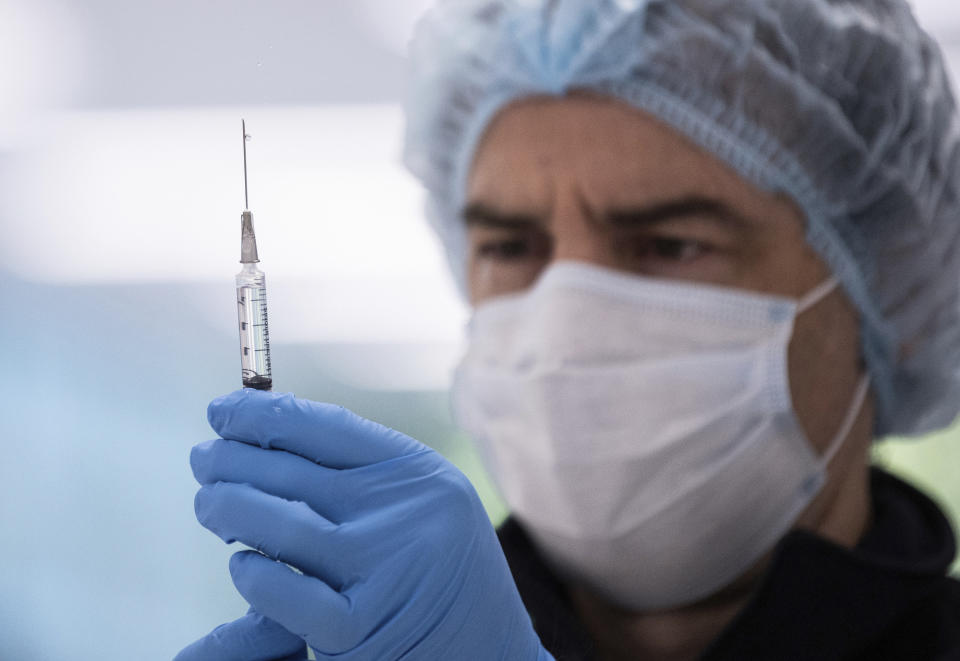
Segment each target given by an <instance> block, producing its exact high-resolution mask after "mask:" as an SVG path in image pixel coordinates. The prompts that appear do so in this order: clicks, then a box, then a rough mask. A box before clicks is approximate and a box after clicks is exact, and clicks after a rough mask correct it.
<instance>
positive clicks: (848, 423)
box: [797, 276, 870, 466]
mask: <svg viewBox="0 0 960 661" xmlns="http://www.w3.org/2000/svg"><path fill="white" fill-rule="evenodd" d="M839 286H840V281H839V280H837V278H836V276H831V277H830V278H829V279H827V280H825V281H824V282H822V283H820V284H819V285H817V286H816V287H814V288H813V289H812V290H811V291H810V292H809V293H807V294H806V295H805V296H804V297H803V298H801V299H800V301H799V302H798V303H797V314H798V315H799V314H800V313H801V312H805V311H806V310H809V309H810V308H812V307H813V306H814V305H816V304H817V303H819V302H820V301H822V300H823V299H825V298H826V297H827V296H829V295H830V294H832V293H833V291H834V290H835V289H837V287H839ZM869 390H870V375H869V374H864V375H863V376H861V377H860V381H859V382H858V383H857V387H856V389H855V390H854V391H853V398H852V400H851V401H850V407H849V408H848V409H847V413H846V415H844V417H843V422H841V423H840V429H838V430H837V433H836V435H835V436H834V437H833V440H831V441H830V444H829V445H828V446H827V450H826V451H825V452H824V453H823V454H822V455H821V457H820V461H821V462H822V463H823V465H824V466H826V465H827V464H829V463H830V462H831V461H832V460H833V457H834V455H836V454H837V451H838V450H839V449H840V448H841V447H842V446H843V442H844V441H845V440H846V439H847V436H848V435H849V434H850V431H851V430H852V429H853V425H854V424H855V423H856V422H857V417H858V416H859V415H860V410H861V409H862V408H863V402H864V400H866V398H867V391H869Z"/></svg>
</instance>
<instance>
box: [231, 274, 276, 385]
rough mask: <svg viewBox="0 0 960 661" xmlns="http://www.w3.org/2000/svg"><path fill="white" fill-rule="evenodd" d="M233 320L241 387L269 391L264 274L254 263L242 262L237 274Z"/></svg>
mask: <svg viewBox="0 0 960 661" xmlns="http://www.w3.org/2000/svg"><path fill="white" fill-rule="evenodd" d="M237 319H238V322H239V328H240V367H241V370H242V378H243V386H244V387H245V388H256V389H257V390H270V389H271V388H272V387H273V373H272V372H271V369H270V329H269V326H268V323H267V286H266V276H265V275H264V273H263V271H261V270H260V269H258V268H257V265H256V264H244V265H243V270H242V271H240V273H238V274H237Z"/></svg>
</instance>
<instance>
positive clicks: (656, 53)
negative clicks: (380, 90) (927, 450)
mask: <svg viewBox="0 0 960 661" xmlns="http://www.w3.org/2000/svg"><path fill="white" fill-rule="evenodd" d="M571 90H578V91H579V90H583V91H591V92H595V93H599V94H604V95H608V96H612V97H615V98H617V99H621V100H623V101H625V102H627V103H628V104H630V105H632V106H633V107H636V108H638V109H641V110H643V111H646V112H648V113H650V114H652V115H654V116H656V117H658V118H659V119H660V120H662V121H663V122H665V123H667V124H668V125H670V126H672V127H673V128H674V129H676V130H677V131H679V132H680V133H682V134H684V135H686V136H687V137H688V138H689V139H691V140H692V141H694V142H695V143H696V144H698V145H700V146H701V147H702V148H704V149H706V150H707V151H708V152H710V153H712V154H713V155H715V156H716V157H718V158H719V159H721V160H722V161H724V162H726V163H727V164H729V165H730V166H732V167H733V168H734V169H735V170H736V171H737V172H739V174H740V175H741V176H743V177H744V178H745V179H747V180H748V181H751V182H752V183H753V184H755V185H756V186H758V187H759V188H761V189H763V190H766V191H771V192H778V193H783V194H786V195H788V196H789V197H791V198H792V199H793V200H794V201H795V202H796V203H797V204H798V205H799V206H800V208H801V209H802V210H803V212H804V214H805V218H806V221H807V239H808V241H809V243H810V245H811V246H812V247H813V248H814V250H816V251H817V253H818V254H819V255H820V256H821V258H822V259H823V260H824V261H825V262H826V263H827V264H828V265H829V266H830V267H831V268H832V270H833V272H834V273H835V274H836V276H837V277H838V279H839V280H840V281H841V283H842V284H843V287H844V289H845V291H846V292H847V295H848V296H849V298H850V299H851V300H852V301H853V303H854V304H855V305H856V307H857V309H858V310H859V313H860V316H861V326H862V331H861V333H862V348H863V353H864V358H865V361H866V364H867V367H868V369H869V371H870V373H871V377H872V381H873V388H874V394H875V396H876V402H877V432H878V433H879V434H881V435H883V434H894V433H895V434H915V433H921V432H925V431H930V430H933V429H937V428H940V427H944V426H946V425H948V424H950V423H951V422H952V421H953V419H954V418H955V416H956V415H957V412H958V410H960V198H958V190H957V186H958V174H960V169H958V167H960V161H958V158H960V152H958V144H960V142H958V140H960V131H958V128H960V125H958V120H957V113H956V109H955V103H954V98H953V95H952V93H951V90H950V86H949V83H948V80H947V74H946V71H945V66H944V63H943V59H942V56H941V54H940V52H939V49H938V48H937V46H936V44H935V43H934V42H933V40H932V39H931V38H930V37H929V36H928V35H927V34H926V33H924V32H923V31H922V30H921V29H920V27H919V26H918V25H917V22H916V20H915V19H914V17H913V15H912V13H911V11H910V8H909V7H908V5H907V4H906V2H904V1H903V0H646V1H645V0H589V1H588V0H446V1H441V2H440V3H439V4H438V5H437V6H436V7H435V8H434V9H433V10H432V11H431V12H430V13H428V14H427V15H426V16H425V18H424V19H423V20H422V21H421V23H420V25H419V27H418V29H417V32H416V35H415V37H414V40H413V43H412V47H411V79H410V84H409V87H408V97H407V102H406V110H407V134H406V147H405V162H406V163H407V166H408V167H409V168H410V170H411V171H412V172H413V173H414V174H415V175H416V176H417V177H418V178H419V179H420V180H421V181H422V182H423V183H424V185H425V186H426V188H427V191H428V196H427V214H428V217H429V218H430V219H431V222H432V223H433V225H434V227H435V229H436V230H437V231H438V232H439V234H440V237H441V239H442V241H443V243H444V245H445V247H446V249H447V253H448V256H449V258H450V262H451V264H452V266H453V271H454V274H455V276H456V277H457V278H458V279H459V280H460V282H461V284H462V283H463V281H464V279H465V261H466V228H465V225H464V222H463V219H462V217H461V212H462V206H463V205H464V203H465V191H466V182H467V177H468V175H469V170H470V167H471V164H472V160H473V155H474V152H475V150H476V148H477V146H478V143H479V140H480V138H481V137H482V135H483V132H484V130H485V129H486V127H487V126H488V125H489V124H490V122H491V120H492V119H493V117H494V116H495V115H496V114H497V113H498V112H499V111H501V110H502V109H503V108H504V107H505V106H507V105H508V104H510V103H511V102H513V101H516V100H518V99H520V98H523V97H528V96H543V95H557V96H562V95H564V94H566V93H567V92H569V91H571Z"/></svg>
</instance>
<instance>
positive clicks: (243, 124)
mask: <svg viewBox="0 0 960 661" xmlns="http://www.w3.org/2000/svg"><path fill="white" fill-rule="evenodd" d="M240 125H241V127H242V128H243V208H244V209H249V208H250V198H249V197H248V195H247V140H249V139H250V136H249V135H247V120H245V119H241V120H240Z"/></svg>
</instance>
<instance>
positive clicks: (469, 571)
mask: <svg viewBox="0 0 960 661" xmlns="http://www.w3.org/2000/svg"><path fill="white" fill-rule="evenodd" d="M207 417H208V419H209V421H210V424H211V426H212V427H213V429H214V431H216V432H217V433H218V434H219V435H220V436H221V437H222V438H221V439H218V440H215V441H210V442H207V443H202V444H200V445H198V446H196V447H195V448H194V449H193V453H192V454H191V465H192V467H193V472H194V475H195V476H196V478H197V480H198V481H199V482H200V483H201V484H202V485H203V486H202V488H201V489H200V491H199V492H198V493H197V497H196V501H195V509H196V513H197V518H198V519H199V521H200V523H201V524H203V525H204V526H205V527H207V528H209V529H210V530H211V531H213V532H214V533H216V534H217V535H218V536H219V537H221V538H222V539H223V540H224V541H226V542H228V543H230V542H233V541H240V542H243V543H244V544H246V545H248V546H250V547H252V548H255V549H257V550H258V551H260V553H257V552H255V551H241V552H239V553H236V554H234V555H233V557H232V558H231V560H230V573H231V575H232V577H233V582H234V584H235V585H236V587H237V589H238V590H239V591H240V594H242V595H243V597H244V598H245V599H246V600H247V602H249V603H250V605H251V607H252V611H253V613H254V617H251V615H248V616H247V618H246V619H245V620H244V619H241V620H238V621H237V622H234V623H231V624H230V625H226V627H228V630H227V631H226V632H224V631H223V629H219V630H217V631H220V638H221V639H224V637H227V638H229V639H230V640H231V641H246V647H245V649H246V651H243V650H240V649H237V648H239V647H244V645H243V644H236V643H234V642H231V643H224V642H223V640H221V641H220V642H219V643H218V644H219V647H218V645H217V644H211V643H210V642H209V640H208V639H209V638H210V637H211V636H215V635H216V634H217V631H214V632H213V633H212V634H210V635H209V636H207V638H205V639H202V640H200V641H198V642H197V643H195V644H194V645H193V646H191V647H189V648H187V649H186V650H184V651H183V652H181V655H180V656H179V657H178V661H199V660H200V659H203V660H204V661H254V660H257V661H259V660H261V659H274V658H281V657H283V656H285V655H289V654H296V651H295V648H294V645H295V642H296V641H295V640H294V636H289V637H285V636H284V635H283V634H282V633H281V632H279V631H277V630H276V628H274V627H275V623H279V624H280V625H282V627H283V629H286V630H287V631H288V632H292V634H295V635H296V636H299V637H300V638H302V639H303V640H305V641H306V643H307V644H308V645H309V646H310V647H311V648H313V650H314V653H315V654H316V656H317V658H318V659H338V660H343V661H347V660H349V661H354V660H356V661H359V660H370V661H390V660H391V659H400V658H403V659H404V660H405V661H414V660H421V659H422V660H424V661H437V660H438V659H457V660H458V661H461V660H462V661H469V660H473V659H476V660H486V659H491V660H493V659H497V660H501V659H502V660H505V661H506V660H509V661H548V660H550V661H552V659H553V657H551V656H550V654H549V653H548V652H547V651H546V650H545V649H543V647H542V645H541V644H540V641H539V639H538V638H537V635H536V634H535V633H534V631H533V627H532V625H531V623H530V618H529V616H528V615H527V612H526V609H525V608H524V606H523V603H522V601H521V600H520V595H519V593H518V592H517V588H516V586H515V585H514V582H513V578H512V576H511V575H510V570H509V568H508V567H507V563H506V559H505V558H504V556H503V552H502V550H501V548H500V544H499V542H498V541H497V537H496V534H495V532H494V530H493V527H492V526H491V525H490V521H489V519H488V518H487V515H486V512H485V511H484V509H483V506H482V504H481V503H480V499H479V498H478V497H477V494H476V492H475V491H474V489H473V487H472V485H471V484H470V482H469V481H468V480H467V478H466V477H465V476H464V475H463V474H462V473H461V472H460V471H458V470H457V469H456V468H455V467H453V466H452V465H451V464H450V463H448V462H447V461H446V460H445V459H443V457H441V456H440V455H439V454H437V453H436V452H434V451H433V450H430V449H429V448H427V447H426V446H424V445H423V444H421V443H418V442H417V441H414V440H413V439H411V438H409V437H407V436H405V435H403V434H401V433H399V432H397V431H394V430H392V429H388V428H386V427H383V426H381V425H379V424H376V423H374V422H371V421H369V420H365V419H363V418H361V417H359V416H357V415H355V414H353V413H351V412H350V411H347V410H346V409H343V408H341V407H338V406H333V405H329V404H318V403H315V402H310V401H306V400H302V399H297V398H295V397H293V396H292V395H289V394H275V393H264V392H259V391H256V390H241V391H237V392H235V393H232V394H230V395H227V396H226V397H222V398H220V399H217V400H214V401H213V402H212V403H211V404H210V408H209V409H208V415H207ZM224 439H229V440H224ZM261 554H262V555H261ZM286 565H290V566H292V567H295V568H296V569H297V570H299V571H301V572H303V573H302V574H299V573H297V572H295V571H293V570H291V569H290V568H288V567H287V566H286ZM255 614H261V615H263V616H265V618H268V619H262V618H261V619H260V620H256V617H255ZM230 627H232V628H230ZM194 649H196V650H197V651H196V652H192V651H191V650H194ZM218 650H223V652H222V653H221V652H220V651H218ZM257 655H259V656H257ZM271 655H272V656H271ZM294 658H295V657H294Z"/></svg>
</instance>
